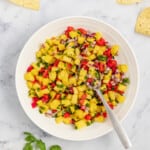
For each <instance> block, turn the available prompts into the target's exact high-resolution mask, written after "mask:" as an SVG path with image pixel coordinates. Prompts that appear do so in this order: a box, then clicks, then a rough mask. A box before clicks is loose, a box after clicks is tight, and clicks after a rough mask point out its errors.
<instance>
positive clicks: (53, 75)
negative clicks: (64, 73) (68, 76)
mask: <svg viewBox="0 0 150 150" xmlns="http://www.w3.org/2000/svg"><path fill="white" fill-rule="evenodd" d="M49 78H50V80H51V81H55V79H56V72H55V71H51V72H50V73H49Z"/></svg>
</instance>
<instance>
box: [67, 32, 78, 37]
mask: <svg viewBox="0 0 150 150" xmlns="http://www.w3.org/2000/svg"><path fill="white" fill-rule="evenodd" d="M69 35H70V37H71V38H75V37H77V36H78V33H77V32H76V31H71V32H69Z"/></svg>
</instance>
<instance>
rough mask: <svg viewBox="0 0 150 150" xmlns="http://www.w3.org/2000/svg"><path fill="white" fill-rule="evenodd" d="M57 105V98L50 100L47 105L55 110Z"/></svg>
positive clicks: (58, 101)
mask: <svg viewBox="0 0 150 150" xmlns="http://www.w3.org/2000/svg"><path fill="white" fill-rule="evenodd" d="M59 105H60V100H57V99H54V100H53V101H51V102H50V103H49V107H50V108H51V109H52V110H56V109H57V107H58V106H59Z"/></svg>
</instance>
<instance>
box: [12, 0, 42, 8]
mask: <svg viewBox="0 0 150 150" xmlns="http://www.w3.org/2000/svg"><path fill="white" fill-rule="evenodd" d="M10 1H11V2H12V3H14V4H16V5H19V6H22V7H26V8H30V9H35V10H38V9H39V8H40V0H10Z"/></svg>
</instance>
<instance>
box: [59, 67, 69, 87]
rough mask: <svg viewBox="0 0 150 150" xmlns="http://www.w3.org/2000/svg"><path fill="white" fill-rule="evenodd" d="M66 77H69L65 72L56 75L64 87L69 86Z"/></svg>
mask: <svg viewBox="0 0 150 150" xmlns="http://www.w3.org/2000/svg"><path fill="white" fill-rule="evenodd" d="M68 77H69V74H68V72H67V71H66V70H62V71H60V73H59V74H58V78H59V79H60V80H62V82H63V84H64V85H66V86H67V85H68V84H69V81H68Z"/></svg>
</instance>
